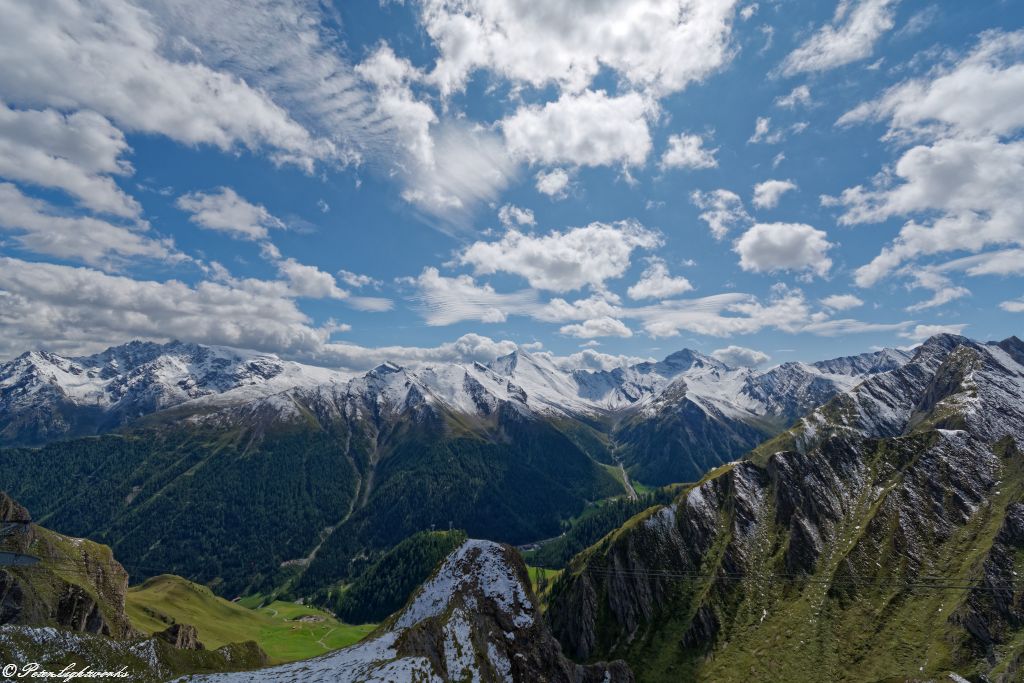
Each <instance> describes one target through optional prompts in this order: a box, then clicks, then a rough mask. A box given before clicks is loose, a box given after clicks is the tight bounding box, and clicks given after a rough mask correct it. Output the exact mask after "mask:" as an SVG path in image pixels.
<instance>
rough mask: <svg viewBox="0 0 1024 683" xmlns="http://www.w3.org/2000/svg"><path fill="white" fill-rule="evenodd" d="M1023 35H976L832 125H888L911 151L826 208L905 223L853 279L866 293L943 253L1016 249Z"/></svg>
mask: <svg viewBox="0 0 1024 683" xmlns="http://www.w3.org/2000/svg"><path fill="white" fill-rule="evenodd" d="M1022 96H1024V31H1018V32H1015V33H1001V32H997V31H990V32H987V33H984V34H982V36H981V38H980V39H979V42H978V44H977V46H975V47H974V49H973V50H972V51H971V52H969V53H968V54H967V55H966V56H964V57H963V58H961V59H959V60H956V61H954V62H953V63H952V64H947V65H941V66H939V67H937V68H935V69H933V70H932V71H931V72H930V73H929V74H928V75H927V76H926V77H923V78H919V79H913V80H909V81H906V82H904V83H901V84H899V85H897V86H894V87H893V88H890V89H889V90H888V91H886V93H884V94H883V95H882V97H881V98H879V99H878V100H877V101H874V102H868V103H865V104H862V105H861V106H859V107H857V108H856V109H854V110H852V111H851V112H848V113H847V114H846V115H844V116H843V117H842V118H841V119H840V123H841V124H852V123H857V122H859V121H865V120H885V119H887V120H888V121H889V133H888V134H887V137H888V138H889V139H892V140H895V141H897V142H919V141H923V142H920V143H919V144H915V145H914V146H913V147H911V148H910V149H907V150H906V151H905V152H903V153H902V155H901V156H900V158H899V159H898V160H897V161H896V163H895V164H894V165H893V166H892V167H891V168H887V169H885V170H884V171H883V172H882V173H880V174H879V175H878V177H877V178H876V179H875V180H874V182H873V183H872V185H871V186H869V187H865V186H863V185H857V186H855V187H851V188H847V189H846V190H844V191H843V193H842V194H841V195H840V196H839V197H837V198H834V197H824V198H823V203H825V204H826V205H835V206H841V207H843V209H844V212H843V213H842V214H841V215H840V218H839V220H840V222H842V223H845V224H858V223H879V222H882V221H885V220H888V219H889V218H892V217H895V216H907V217H910V220H908V221H907V222H906V223H905V224H904V225H903V227H902V229H901V230H900V233H899V235H898V236H897V238H896V239H895V240H894V241H893V242H892V243H891V244H889V245H887V246H885V247H884V248H883V249H882V251H881V252H880V253H879V254H878V256H876V257H875V258H874V259H873V260H872V261H871V262H870V263H868V264H866V265H864V266H862V267H861V268H859V269H858V270H857V272H856V281H857V284H858V285H860V286H862V287H869V286H871V285H873V284H874V283H876V282H878V281H879V280H881V279H882V278H884V277H887V276H888V275H890V274H891V273H893V272H894V271H896V270H897V269H899V267H900V266H901V265H902V264H904V263H905V262H908V261H913V260H916V259H918V258H919V257H921V256H925V255H932V254H938V253H942V252H949V251H959V250H965V251H970V252H979V251H982V250H984V249H986V248H987V247H990V246H993V245H1001V246H1002V245H1017V246H1020V245H1024V198H1022V196H1021V193H1020V192H1019V191H1018V188H1017V185H1018V183H1017V182H1016V179H1017V178H1019V177H1021V174H1022V173H1024V142H1022V141H1021V140H1019V139H1017V138H1016V137H1013V136H1014V134H1015V133H1016V132H1018V131H1019V130H1020V129H1021V128H1024V113H1022V112H1021V108H1020V106H1019V104H1018V103H1019V102H1020V98H1021V97H1022Z"/></svg>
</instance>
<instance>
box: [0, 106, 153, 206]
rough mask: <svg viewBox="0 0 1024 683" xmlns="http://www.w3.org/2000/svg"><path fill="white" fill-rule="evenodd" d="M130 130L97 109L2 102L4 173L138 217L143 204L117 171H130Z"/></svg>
mask: <svg viewBox="0 0 1024 683" xmlns="http://www.w3.org/2000/svg"><path fill="white" fill-rule="evenodd" d="M130 151H131V149H130V148H129V147H128V143H127V142H125V139H124V134H123V133H122V132H121V131H120V130H118V129H117V128H115V127H114V126H113V125H112V124H111V123H110V122H109V121H108V120H107V119H105V118H103V117H102V116H100V115H99V114H97V113H95V112H91V111H80V112H74V113H71V114H64V113H61V112H58V111H56V110H53V109H44V110H33V109H28V110H25V109H21V110H18V109H12V108H10V107H8V106H7V105H5V104H4V103H3V102H2V101H0V176H3V177H5V178H9V179H10V180H16V181H18V182H22V183H29V184H32V185H38V186H41V187H54V188H57V189H59V190H62V191H64V192H66V193H68V194H69V195H71V196H72V197H74V198H75V199H76V200H77V201H78V203H79V204H81V205H82V206H84V207H86V208H88V209H91V210H93V211H97V212H101V213H109V214H112V215H115V216H121V217H129V218H130V217H136V216H138V215H139V213H141V207H140V206H139V203H138V202H137V201H135V200H134V199H133V198H132V197H130V196H128V195H127V194H126V193H125V192H124V191H123V190H122V189H121V188H119V187H118V186H117V183H116V182H114V179H113V178H111V176H112V175H120V176H125V175H130V174H131V173H132V170H133V169H132V166H131V164H130V163H128V162H127V161H126V160H124V159H123V158H122V157H123V156H124V155H125V154H127V153H128V152H130Z"/></svg>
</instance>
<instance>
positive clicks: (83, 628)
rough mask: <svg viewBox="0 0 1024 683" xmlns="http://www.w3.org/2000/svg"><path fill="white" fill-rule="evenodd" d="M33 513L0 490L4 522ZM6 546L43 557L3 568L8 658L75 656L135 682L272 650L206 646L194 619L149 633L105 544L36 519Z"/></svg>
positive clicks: (46, 662) (251, 663) (67, 659)
mask: <svg viewBox="0 0 1024 683" xmlns="http://www.w3.org/2000/svg"><path fill="white" fill-rule="evenodd" d="M28 519H30V516H29V513H28V510H26V509H25V508H24V507H22V506H21V505H19V504H18V503H17V502H15V501H14V500H13V499H12V498H11V497H10V496H8V495H7V494H6V493H4V492H2V491H0V520H28ZM0 551H7V552H14V553H19V554H27V555H31V556H33V557H36V558H38V559H39V561H38V563H36V564H32V565H28V566H7V567H0V662H3V663H4V664H9V665H14V666H17V667H22V666H24V665H26V664H29V663H37V664H39V665H40V666H41V667H42V668H44V669H51V670H60V669H63V667H64V666H66V665H67V664H69V663H71V662H79V663H85V662H87V663H88V665H89V666H90V667H91V668H92V669H93V670H97V671H118V670H120V669H121V668H122V667H124V668H125V669H126V671H127V672H128V674H129V675H130V676H131V680H137V681H160V680H166V678H167V677H168V676H170V675H173V674H177V673H184V672H209V671H225V670H228V671H230V670H234V669H237V668H253V667H257V666H262V665H265V664H266V663H267V656H266V653H264V652H263V651H262V650H261V649H260V648H259V646H258V645H256V643H253V642H246V643H232V644H230V645H226V646H224V647H222V648H219V649H217V650H213V651H208V650H205V648H204V647H203V645H202V643H200V642H199V639H198V634H197V632H196V629H195V628H194V627H193V626H191V625H188V624H175V625H172V626H171V627H170V628H168V629H167V630H165V631H163V632H162V633H159V634H157V635H156V636H155V637H152V638H147V637H145V635H144V634H142V633H141V632H139V631H138V630H136V629H135V628H134V627H133V626H132V624H131V622H130V621H129V619H128V616H127V614H126V613H125V596H126V592H127V589H128V573H127V572H126V571H125V569H124V567H122V566H121V564H120V563H118V562H117V561H116V560H115V559H114V556H113V553H112V552H111V550H110V548H109V547H107V546H105V545H100V544H98V543H94V542H92V541H88V540H86V539H81V538H72V537H69V536H64V535H62V534H58V533H55V532H54V531H51V530H49V529H46V528H44V527H41V526H38V525H35V524H31V525H25V526H20V525H19V527H18V530H17V531H15V532H14V533H10V534H7V535H5V536H3V537H0ZM79 668H80V667H79Z"/></svg>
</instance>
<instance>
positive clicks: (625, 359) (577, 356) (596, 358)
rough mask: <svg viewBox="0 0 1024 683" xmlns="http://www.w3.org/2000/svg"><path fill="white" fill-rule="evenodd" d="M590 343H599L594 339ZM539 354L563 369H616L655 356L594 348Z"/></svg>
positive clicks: (651, 359) (650, 359)
mask: <svg viewBox="0 0 1024 683" xmlns="http://www.w3.org/2000/svg"><path fill="white" fill-rule="evenodd" d="M588 343H598V342H596V341H594V340H593V339H592V340H590V342H588ZM537 355H546V356H547V357H548V358H550V359H551V362H552V363H554V364H555V365H556V366H558V367H559V368H562V369H563V370H570V371H571V370H614V369H615V368H624V367H627V366H630V365H635V364H637V363H642V362H644V361H653V360H654V359H653V358H640V357H637V356H622V355H612V354H608V353H600V352H599V351H595V350H593V349H584V350H582V351H578V352H576V353H573V354H570V355H568V356H555V355H553V354H551V353H547V352H542V353H541V354H537Z"/></svg>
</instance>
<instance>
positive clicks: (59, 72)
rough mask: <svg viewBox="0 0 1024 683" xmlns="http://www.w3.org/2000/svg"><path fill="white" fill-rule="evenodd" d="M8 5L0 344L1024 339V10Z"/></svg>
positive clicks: (651, 345) (368, 350)
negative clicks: (962, 336)
mask: <svg viewBox="0 0 1024 683" xmlns="http://www.w3.org/2000/svg"><path fill="white" fill-rule="evenodd" d="M0 14H2V15H3V16H4V21H3V22H0V63H2V64H3V65H4V67H3V69H0V358H10V357H13V356H16V355H18V354H20V353H22V352H23V351H26V350H28V349H46V350H50V351H54V352H58V353H64V354H85V353H91V352H95V351H98V350H101V349H103V348H106V347H107V346H110V345H114V344H120V343H123V342H126V341H129V340H132V339H152V340H156V341H167V340H170V339H181V340H184V341H190V342H197V343H207V344H219V345H226V346H234V347H239V348H245V349H254V350H258V351H265V352H273V353H277V354H279V355H281V356H282V357H285V358H290V359H294V360H299V361H303V362H308V363H314V364H319V365H325V366H330V367H344V368H350V369H356V370H358V369H364V368H369V367H372V366H373V365H375V364H377V363H380V362H383V361H384V360H393V361H396V362H399V363H417V362H442V361H444V362H447V361H452V362H468V361H472V360H481V361H486V360H490V359H491V358H493V357H495V356H497V355H500V354H503V353H507V352H509V351H511V350H513V349H514V348H516V346H520V347H522V348H525V349H528V350H531V351H534V352H538V353H549V354H551V356H552V357H553V358H556V359H557V360H558V362H559V363H561V364H563V365H564V366H565V367H582V368H599V367H600V368H610V367H614V366H616V365H620V364H623V363H629V362H633V361H634V360H635V359H641V358H644V359H646V358H660V357H663V356H665V355H667V354H668V353H671V352H672V351H674V350H678V349H680V348H683V347H688V348H694V349H697V350H701V351H704V352H706V353H713V354H714V355H715V356H716V357H719V358H720V359H722V360H724V361H725V362H727V363H730V364H733V365H768V364H774V363H779V362H784V361H789V360H814V359H820V358H826V357H834V356H839V355H844V354H850V353H859V352H862V351H865V350H869V349H872V348H881V347H886V346H896V347H910V346H913V345H915V344H917V343H919V342H920V341H922V340H924V339H925V338H927V337H928V336H930V335H931V334H935V333H938V332H955V333H962V334H965V335H967V336H971V337H973V338H977V339H1002V338H1005V337H1007V336H1009V335H1011V334H1020V333H1021V332H1022V331H1024V330H1022V327H1024V325H1022V321H1024V278H1022V277H1021V275H1022V273H1024V191H1022V190H1024V138H1022V135H1021V134H1022V131H1024V28H1022V26H1024V5H1022V4H1021V3H1019V2H1012V1H1011V0H1005V1H1003V0H989V1H984V0H979V1H978V2H970V3H964V2H928V1H914V0H839V1H838V2H835V1H834V0H829V1H820V2H813V1H810V0H757V1H756V2H751V1H750V0H741V1H739V2H736V1H734V0H561V1H560V2H544V3H541V2H535V1H533V0H405V2H402V1H401V0H391V1H389V0H380V1H379V2H378V1H370V0H347V1H345V2H341V1H339V2H334V3H332V2H328V1H327V0H324V1H322V2H315V1H313V0H277V1H276V2H269V1H263V0H252V1H250V2H246V3H235V2H230V1H229V0H201V1H200V0H175V1H174V2H170V1H167V2H155V1H154V2H143V1H141V0H139V1H135V2H133V1H131V0H81V1H79V0H32V1H31V2H28V1H26V0H0Z"/></svg>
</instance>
